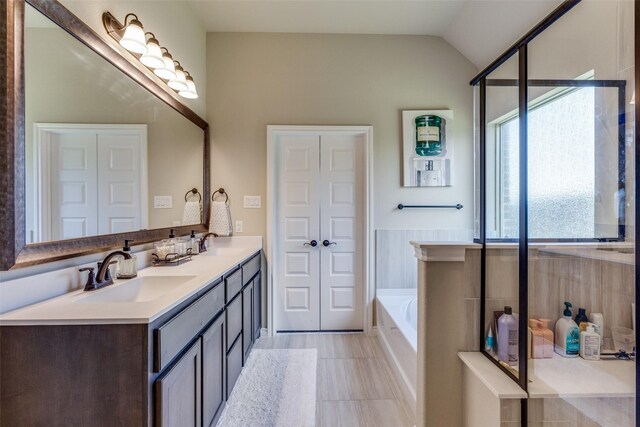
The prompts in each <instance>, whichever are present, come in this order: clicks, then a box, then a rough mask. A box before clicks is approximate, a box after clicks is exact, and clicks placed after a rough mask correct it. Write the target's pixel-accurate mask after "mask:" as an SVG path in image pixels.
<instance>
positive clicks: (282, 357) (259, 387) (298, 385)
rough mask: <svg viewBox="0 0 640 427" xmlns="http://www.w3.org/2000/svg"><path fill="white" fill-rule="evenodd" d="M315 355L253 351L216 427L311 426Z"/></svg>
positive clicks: (312, 352) (312, 353)
mask: <svg viewBox="0 0 640 427" xmlns="http://www.w3.org/2000/svg"><path fill="white" fill-rule="evenodd" d="M317 364H318V351H317V350H316V349H308V350H263V349H254V350H253V351H252V352H251V355H250V356H249V360H248V361H247V365H246V366H245V367H244V369H243V370H242V373H241V374H240V377H239V378H238V381H237V382H236V385H235V387H234V388H233V392H232V393H231V396H230V397H229V401H228V402H227V406H226V407H225V409H224V411H223V412H222V415H221V416H220V420H219V421H218V424H217V425H218V427H240V426H242V427H245V426H252V427H253V426H264V427H266V426H269V427H276V426H277V427H294V426H295V427H303V426H304V427H307V426H309V427H310V426H314V425H315V421H316V420H315V418H316V366H317Z"/></svg>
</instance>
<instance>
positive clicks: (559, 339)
mask: <svg viewBox="0 0 640 427" xmlns="http://www.w3.org/2000/svg"><path fill="white" fill-rule="evenodd" d="M564 305H565V309H564V312H563V314H562V317H561V318H560V319H558V321H557V322H556V344H555V351H556V353H558V354H559V355H560V356H563V357H578V354H579V353H580V330H579V329H578V325H576V322H574V321H573V319H571V303H570V302H568V301H567V302H565V303H564Z"/></svg>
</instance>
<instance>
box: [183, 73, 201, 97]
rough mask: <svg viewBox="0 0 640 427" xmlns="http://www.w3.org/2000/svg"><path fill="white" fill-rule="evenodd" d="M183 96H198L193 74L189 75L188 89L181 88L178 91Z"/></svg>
mask: <svg viewBox="0 0 640 427" xmlns="http://www.w3.org/2000/svg"><path fill="white" fill-rule="evenodd" d="M178 95H180V96H181V97H183V98H189V99H196V98H197V97H198V92H196V84H195V83H194V82H193V78H192V77H191V76H187V90H181V91H180V92H178Z"/></svg>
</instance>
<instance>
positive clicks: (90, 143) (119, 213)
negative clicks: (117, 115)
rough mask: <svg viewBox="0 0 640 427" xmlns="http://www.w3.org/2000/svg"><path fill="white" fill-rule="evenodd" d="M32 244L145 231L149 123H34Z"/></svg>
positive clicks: (29, 232)
mask: <svg viewBox="0 0 640 427" xmlns="http://www.w3.org/2000/svg"><path fill="white" fill-rule="evenodd" d="M34 127H35V129H34V135H35V143H36V144H35V155H36V159H35V162H36V164H38V165H39V168H36V169H37V171H39V172H37V173H38V176H36V177H35V180H34V181H35V182H36V204H35V205H36V206H37V209H36V222H35V227H34V230H33V233H31V230H27V235H30V234H32V235H33V241H35V242H40V241H50V240H63V239H72V238H79V237H86V236H94V235H98V234H111V233H121V232H126V231H132V230H139V229H141V228H146V227H147V225H148V209H147V206H146V200H147V127H146V125H88V124H82V125H75V124H42V123H37V124H35V126H34Z"/></svg>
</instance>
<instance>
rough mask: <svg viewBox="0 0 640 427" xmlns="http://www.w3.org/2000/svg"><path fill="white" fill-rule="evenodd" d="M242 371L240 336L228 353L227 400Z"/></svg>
mask: <svg viewBox="0 0 640 427" xmlns="http://www.w3.org/2000/svg"><path fill="white" fill-rule="evenodd" d="M241 371H242V339H241V338H238V339H237V340H236V342H235V344H234V345H233V347H231V350H229V353H228V354H227V400H229V396H231V392H232V391H233V386H234V385H236V380H237V379H238V377H239V376H240V372H241Z"/></svg>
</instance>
